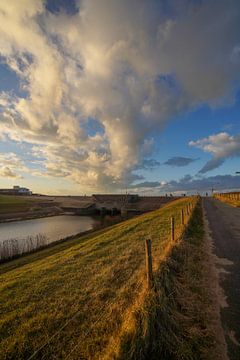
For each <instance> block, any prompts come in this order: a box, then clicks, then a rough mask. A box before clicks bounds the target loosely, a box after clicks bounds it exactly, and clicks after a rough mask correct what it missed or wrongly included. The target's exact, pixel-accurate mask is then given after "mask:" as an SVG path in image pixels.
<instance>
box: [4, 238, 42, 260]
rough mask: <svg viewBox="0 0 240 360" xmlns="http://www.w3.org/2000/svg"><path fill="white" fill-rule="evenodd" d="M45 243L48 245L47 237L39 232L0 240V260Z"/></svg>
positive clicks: (13, 256) (10, 257)
mask: <svg viewBox="0 0 240 360" xmlns="http://www.w3.org/2000/svg"><path fill="white" fill-rule="evenodd" d="M46 245H48V238H47V236H46V235H44V234H41V233H39V234H37V235H32V236H28V237H27V238H25V239H8V240H4V241H2V242H0V262H1V261H5V260H10V259H13V258H15V257H18V256H20V255H22V254H26V253H29V252H32V251H34V250H36V249H38V248H41V247H43V246H46Z"/></svg>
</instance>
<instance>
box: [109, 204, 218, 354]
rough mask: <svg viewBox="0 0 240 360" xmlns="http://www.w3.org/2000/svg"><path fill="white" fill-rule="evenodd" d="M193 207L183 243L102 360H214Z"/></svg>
mask: <svg viewBox="0 0 240 360" xmlns="http://www.w3.org/2000/svg"><path fill="white" fill-rule="evenodd" d="M203 236H204V227H203V216H202V206H201V203H199V204H198V205H197V206H196V208H195V210H194V213H193V216H192V218H191V220H190V222H189V226H188V228H187V230H186V232H185V234H184V237H183V238H182V239H180V241H178V243H177V244H176V246H175V247H173V248H172V251H171V254H170V256H168V257H166V258H165V259H163V261H162V262H161V263H160V264H159V267H158V269H157V271H156V273H155V290H154V291H152V292H150V293H147V294H146V296H145V297H144V301H143V303H142V304H141V306H140V307H137V308H135V309H134V308H132V309H131V311H130V312H129V318H128V321H127V322H126V326H123V328H122V333H121V334H120V336H119V337H118V346H116V341H115V340H113V344H112V345H113V346H112V347H111V346H110V349H107V352H108V356H107V357H106V358H107V359H109V360H110V359H118V360H120V359H121V360H127V359H134V360H145V359H149V360H155V359H156V360H157V359H164V360H165V359H167V360H199V359H202V360H204V359H205V360H218V359H219V358H220V357H221V356H220V355H219V353H217V351H216V343H217V340H216V338H215V336H216V335H215V334H214V327H213V324H214V321H215V320H214V319H213V318H212V311H213V304H212V302H211V297H210V294H209V290H208V288H207V286H206V284H207V283H208V276H209V267H208V263H207V262H206V256H207V255H206V248H205V246H204V241H203Z"/></svg>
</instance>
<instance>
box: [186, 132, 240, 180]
mask: <svg viewBox="0 0 240 360" xmlns="http://www.w3.org/2000/svg"><path fill="white" fill-rule="evenodd" d="M189 145H190V146H194V147H197V148H199V149H202V150H203V151H204V152H206V153H210V154H211V155H212V159H211V160H209V161H208V162H207V163H206V164H205V165H204V167H203V168H202V169H201V170H200V171H199V172H200V173H202V174H205V173H206V172H208V171H211V170H214V169H216V168H218V167H219V166H221V165H222V164H223V163H224V161H225V160H226V159H228V158H232V157H236V156H240V135H235V136H231V135H229V134H228V133H226V132H222V133H219V134H216V135H211V136H209V137H206V138H203V139H200V140H197V141H190V143H189Z"/></svg>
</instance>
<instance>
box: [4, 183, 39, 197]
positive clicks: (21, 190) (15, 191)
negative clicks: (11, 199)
mask: <svg viewBox="0 0 240 360" xmlns="http://www.w3.org/2000/svg"><path fill="white" fill-rule="evenodd" d="M0 194H2V195H32V191H30V190H29V189H27V188H25V187H21V186H18V185H15V186H13V188H12V189H0Z"/></svg>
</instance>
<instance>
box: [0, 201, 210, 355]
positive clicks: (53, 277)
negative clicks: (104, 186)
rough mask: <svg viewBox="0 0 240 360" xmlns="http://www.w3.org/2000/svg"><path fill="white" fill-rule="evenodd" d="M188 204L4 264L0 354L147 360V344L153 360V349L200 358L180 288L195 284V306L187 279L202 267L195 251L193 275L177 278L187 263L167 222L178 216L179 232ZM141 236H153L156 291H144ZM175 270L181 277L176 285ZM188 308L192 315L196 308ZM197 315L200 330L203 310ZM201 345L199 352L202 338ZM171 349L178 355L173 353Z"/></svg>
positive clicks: (171, 206)
mask: <svg viewBox="0 0 240 360" xmlns="http://www.w3.org/2000/svg"><path fill="white" fill-rule="evenodd" d="M191 201H193V202H196V199H195V198H194V199H191ZM187 203H189V198H184V199H180V200H177V201H174V202H172V203H170V204H168V205H166V206H165V207H164V208H162V209H160V210H157V211H154V212H152V213H148V214H145V215H142V216H139V217H137V218H134V219H131V220H128V221H126V222H124V223H120V224H118V225H115V226H112V227H111V228H108V229H105V230H100V231H99V232H98V233H97V234H90V235H86V236H83V237H81V238H79V239H76V240H71V241H70V242H68V243H62V244H59V245H56V246H55V247H53V248H50V249H45V250H42V251H39V252H38V253H35V254H30V255H27V256H24V257H22V258H20V259H17V260H13V261H11V262H9V263H6V264H3V265H2V266H1V272H2V273H1V285H0V291H1V299H0V301H1V314H2V316H1V320H0V329H1V330H0V338H1V339H2V341H1V343H0V353H1V354H2V358H3V359H16V358H17V359H26V358H29V357H31V356H32V355H33V357H31V358H53V356H55V357H56V358H64V359H88V358H91V359H99V357H101V359H114V358H116V359H120V358H121V359H130V358H132V359H143V358H145V357H144V356H145V355H146V352H148V351H149V349H150V348H151V349H152V355H151V358H152V359H154V358H155V355H156V354H155V353H156V352H158V353H159V354H163V355H164V356H165V355H166V354H168V355H169V356H170V355H171V356H170V357H166V356H165V357H164V356H163V358H167V359H171V358H172V359H175V358H176V359H199V358H200V357H197V355H196V356H195V355H194V351H196V348H195V347H196V345H197V341H199V335H200V333H201V335H202V332H201V331H199V333H197V334H196V332H194V326H195V325H194V324H193V323H192V327H191V326H190V327H189V319H188V316H187V314H184V312H187V311H186V309H185V307H186V306H187V305H189V304H187V303H184V302H182V303H181V301H180V300H181V291H182V290H184V287H185V285H183V284H182V285H181V282H183V281H185V280H187V282H188V284H187V285H188V287H190V288H191V287H192V289H190V290H188V291H189V294H191V293H193V294H195V296H194V297H192V298H190V299H189V301H191V300H194V301H196V304H197V305H196V306H198V304H199V302H200V303H201V301H199V302H198V301H197V300H198V298H199V297H201V294H200V293H199V291H200V290H199V287H198V285H197V284H196V283H195V281H193V280H191V279H188V276H189V275H190V274H191V275H193V279H195V280H199V277H200V275H201V270H200V269H199V268H196V266H197V264H198V265H199V263H195V260H196V258H198V257H199V256H200V255H197V253H196V254H195V257H194V258H193V261H190V265H191V266H190V270H189V271H190V273H187V272H186V273H185V272H183V273H182V272H181V271H180V273H179V271H178V270H179V268H180V267H183V268H184V267H185V266H186V263H185V260H184V259H186V255H187V252H186V251H188V250H186V249H185V248H184V250H183V249H181V246H180V247H179V244H182V241H178V242H176V243H175V244H173V243H172V242H171V241H169V239H170V217H171V216H174V217H175V222H176V237H177V238H179V237H180V235H181V234H182V232H183V230H184V227H183V226H181V224H180V213H181V209H182V208H185V209H186V205H187ZM199 216H200V215H199V214H198V220H199ZM193 228H194V231H196V238H193V242H194V241H197V245H196V248H197V250H198V251H199V249H200V245H199V242H200V237H201V235H202V232H201V231H202V230H201V226H200V228H198V225H197V224H193ZM147 237H151V239H152V243H153V249H152V250H153V259H154V261H153V268H154V271H155V273H157V274H158V276H157V277H155V278H156V279H158V280H157V281H156V289H157V291H156V292H153V294H152V292H150V294H149V293H148V292H147V291H146V281H145V278H146V276H145V267H144V264H145V251H144V240H145V239H146V238H147ZM173 245H176V246H175V250H173ZM189 246H190V248H191V246H192V244H190V245H189ZM187 248H188V247H187ZM172 251H173V252H172ZM171 252H172V255H171V257H170V258H169V260H168V261H166V259H167V255H170V254H171ZM191 267H192V268H191ZM184 271H185V270H184ZM175 273H176V274H178V275H177V276H180V279H181V277H182V279H181V280H179V278H178V281H177V283H176V282H175V280H176V279H175V277H176V276H175ZM185 277H186V278H185ZM160 294H161V295H160ZM189 294H188V295H189ZM175 296H176V298H175ZM183 297H184V296H183ZM185 300H186V299H185ZM185 300H184V301H185ZM159 304H161V305H160V306H159ZM194 304H195V303H194ZM194 304H193V305H192V307H190V311H194V310H195V305H194ZM180 307H182V308H183V315H180V312H179V308H180ZM197 310H201V309H200V308H198V309H197ZM197 317H198V320H199V321H200V323H201V326H203V324H202V321H203V319H202V317H204V313H198V314H197ZM186 319H187V320H186ZM194 321H195V320H194ZM199 321H198V322H199ZM181 322H182V323H183V325H181ZM184 326H185V327H184ZM182 327H183V328H182ZM182 329H183V330H184V331H183V333H181V331H182ZM204 329H205V327H204ZM197 330H198V329H197ZM191 331H192V333H191ZM189 332H190V333H189ZM175 334H177V335H175ZM180 334H181V335H180ZM188 338H190V340H189V341H187V340H186V339H188ZM154 339H155V340H154ZM153 341H154V343H152V342H153ZM201 342H202V343H204V344H203V345H202V349H203V348H205V338H203V339H202V340H201ZM185 344H187V345H186V347H185ZM207 344H208V345H209V342H207ZM170 348H171V349H172V350H171V351H170ZM176 349H177V351H178V352H179V351H180V353H182V354H183V355H181V357H174V354H175V355H176ZM202 349H201V351H203V350H202ZM159 351H161V352H159ZM196 353H197V352H196ZM148 358H150V357H148ZM158 358H159V357H158Z"/></svg>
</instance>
